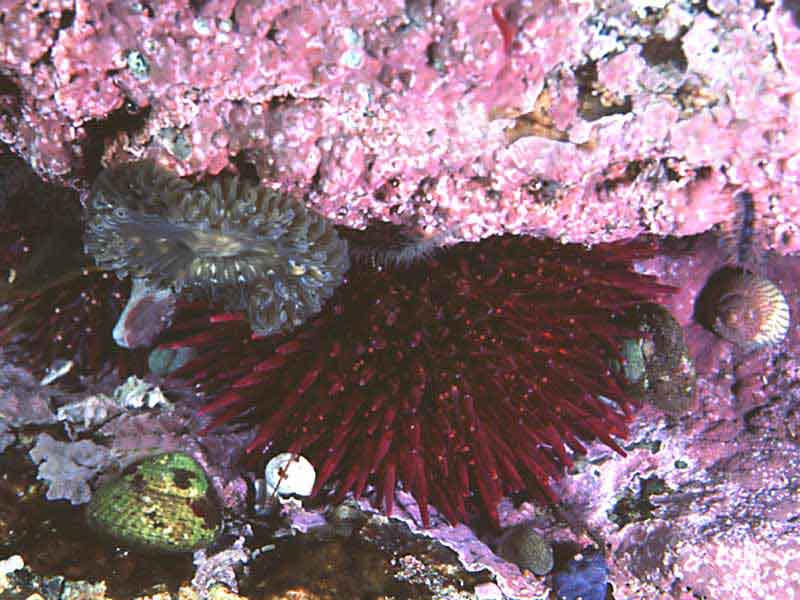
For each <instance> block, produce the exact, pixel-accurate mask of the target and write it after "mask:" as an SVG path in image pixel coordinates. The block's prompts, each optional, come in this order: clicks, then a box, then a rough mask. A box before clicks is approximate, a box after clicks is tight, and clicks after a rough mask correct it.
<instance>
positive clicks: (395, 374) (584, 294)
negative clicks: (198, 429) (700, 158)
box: [162, 236, 669, 523]
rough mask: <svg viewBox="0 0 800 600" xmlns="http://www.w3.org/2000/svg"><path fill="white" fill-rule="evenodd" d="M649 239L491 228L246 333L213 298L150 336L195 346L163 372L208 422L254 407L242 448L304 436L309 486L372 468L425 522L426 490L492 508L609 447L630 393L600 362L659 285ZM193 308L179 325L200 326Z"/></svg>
mask: <svg viewBox="0 0 800 600" xmlns="http://www.w3.org/2000/svg"><path fill="white" fill-rule="evenodd" d="M652 252H653V246H652V245H651V244H649V243H647V242H633V243H624V244H623V243H616V244H607V245H598V246H595V247H594V248H592V249H591V250H589V249H586V248H585V247H583V246H580V245H564V244H560V243H558V242H554V241H549V240H538V239H534V238H531V237H519V236H504V237H493V238H490V239H486V240H484V241H482V242H479V243H464V244H459V245H457V246H453V247H451V248H448V249H446V250H442V251H440V252H439V253H438V254H437V255H435V256H429V257H427V258H424V259H423V260H420V261H419V262H416V263H414V264H411V265H408V266H407V267H406V268H404V269H398V270H392V269H388V270H385V269H373V268H370V267H368V266H366V265H358V266H354V268H353V269H352V270H351V272H350V274H349V275H348V281H347V283H346V284H345V285H343V286H342V287H341V288H339V289H338V290H337V291H336V293H334V295H333V297H332V298H331V300H330V301H329V302H328V304H327V305H326V306H325V308H324V309H323V310H322V312H321V313H320V314H318V315H317V316H316V317H314V318H312V319H310V320H309V321H307V322H306V323H305V324H304V325H303V326H302V327H301V328H299V329H297V330H296V331H294V332H291V333H290V334H289V335H282V336H274V337H270V338H267V339H255V338H253V337H252V336H251V335H250V332H249V328H248V326H247V321H246V320H245V317H244V316H243V315H237V314H218V315H216V316H214V317H211V318H210V319H207V320H205V324H203V325H201V328H200V329H199V331H198V330H194V332H193V331H192V329H191V328H188V329H183V330H175V329H173V331H172V332H171V333H170V332H168V333H167V336H168V337H166V338H164V340H163V342H162V343H163V344H164V345H165V346H166V347H171V348H179V347H186V346H189V347H194V348H195V350H197V351H198V355H197V358H196V359H195V360H193V361H192V362H191V363H189V364H188V365H186V366H185V367H183V368H182V369H180V370H179V371H178V372H176V374H175V376H176V377H181V378H184V379H185V380H187V381H189V382H191V383H193V384H195V386H196V388H197V390H198V391H200V392H204V393H205V394H206V395H207V396H208V397H209V398H211V401H210V402H209V403H208V404H207V405H206V406H205V407H204V409H203V411H204V412H206V413H213V414H215V415H217V416H216V419H215V420H214V422H213V423H212V425H211V426H210V427H215V426H218V425H221V424H223V423H225V422H228V421H229V420H231V419H233V418H235V417H237V416H241V415H243V414H246V415H247V418H248V419H252V420H256V421H258V422H260V425H259V427H258V430H257V433H256V434H255V436H254V438H253V440H252V442H251V444H250V446H249V450H250V451H253V450H263V451H264V452H269V453H271V454H274V453H276V452H280V451H290V452H298V453H302V454H303V455H304V456H306V457H308V458H309V459H310V460H311V461H312V462H313V464H314V465H315V467H316V468H317V474H318V477H317V482H316V485H315V493H318V492H320V491H321V490H323V489H324V490H326V491H333V492H334V493H335V495H336V496H337V497H339V498H341V497H343V496H344V495H345V494H346V493H348V492H352V493H353V494H354V496H356V497H359V496H361V495H362V494H363V493H364V491H365V489H366V486H367V484H368V483H369V482H372V483H373V484H374V485H375V486H376V490H377V500H378V501H379V502H382V503H383V504H384V506H385V509H386V511H387V512H391V510H392V505H393V502H394V493H395V485H396V484H397V483H398V482H400V483H402V485H403V487H404V488H405V489H406V490H407V491H409V492H410V493H412V494H413V495H414V497H415V498H416V500H417V501H418V503H419V506H420V510H421V515H422V518H423V521H424V522H425V523H428V522H429V512H428V505H429V503H432V504H433V505H435V506H436V507H438V508H439V509H440V510H441V511H442V513H443V514H444V515H445V516H446V517H447V518H448V519H449V520H450V521H451V522H456V521H460V520H466V519H467V518H468V517H469V515H470V514H474V513H476V512H481V513H483V514H486V515H488V516H489V518H490V519H491V521H492V522H494V523H497V520H498V516H497V510H496V507H497V503H498V501H499V500H500V499H501V497H502V496H503V495H504V494H507V493H510V492H517V491H523V490H524V491H527V493H528V494H530V495H531V496H533V497H536V498H538V499H542V500H547V499H552V498H553V493H552V491H551V488H550V483H551V481H552V480H553V479H555V478H556V477H558V476H559V475H560V474H561V473H562V472H563V470H564V469H565V468H566V467H567V466H568V465H570V464H571V454H572V452H583V451H584V446H583V444H582V442H583V441H587V440H592V439H596V438H599V439H601V440H603V441H604V442H605V443H606V444H608V445H609V446H611V447H613V448H615V449H617V450H619V451H620V452H621V449H620V448H619V447H618V446H617V445H616V444H615V442H614V441H613V439H612V436H615V435H624V434H625V430H626V425H625V421H626V415H627V413H628V409H629V407H630V400H629V399H628V398H627V397H626V396H625V394H624V393H623V392H622V390H621V388H620V385H619V382H618V381H617V375H615V373H614V372H613V371H612V370H611V369H610V367H609V364H610V362H611V358H612V357H616V358H619V352H618V347H619V341H620V340H621V339H622V338H623V337H629V336H630V335H631V332H630V331H628V330H627V329H626V327H625V326H623V325H622V324H620V323H616V322H615V320H614V317H615V315H616V314H617V312H618V311H623V310H625V309H626V308H629V307H631V306H633V305H635V304H636V303H638V302H642V301H650V300H653V299H654V298H658V297H660V296H662V295H664V294H667V293H668V292H669V288H666V287H664V286H661V285H659V284H658V283H657V282H656V281H655V280H654V279H653V278H651V277H648V276H646V275H642V274H639V273H636V272H635V271H634V270H633V268H632V264H633V262H634V261H635V260H637V259H639V258H643V257H646V256H649V255H651V254H652ZM191 310H192V309H187V310H186V311H184V314H183V315H180V314H179V315H178V317H177V320H176V322H177V323H178V326H180V323H181V322H183V323H191V322H192V320H194V323H195V326H196V324H197V322H198V321H197V320H196V319H197V317H200V316H201V315H200V314H199V313H195V314H192V312H191ZM203 321H204V320H203V319H202V318H201V320H200V322H201V323H202V322H203ZM209 321H210V322H209ZM608 398H614V399H615V400H616V404H615V403H612V402H611V401H610V400H608Z"/></svg>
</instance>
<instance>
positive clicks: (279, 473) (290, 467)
mask: <svg viewBox="0 0 800 600" xmlns="http://www.w3.org/2000/svg"><path fill="white" fill-rule="evenodd" d="M264 477H265V479H266V486H265V487H266V490H265V491H266V493H267V494H268V495H270V496H272V495H274V494H279V495H281V496H291V495H293V494H296V495H298V496H310V495H311V490H313V489H314V480H315V479H316V478H317V474H316V471H314V467H313V466H312V465H311V463H310V462H308V459H307V458H305V457H304V456H300V455H299V454H292V453H291V452H283V453H282V454H278V455H277V456H273V457H272V458H271V459H270V461H269V462H268V463H267V467H266V469H265V470H264Z"/></svg>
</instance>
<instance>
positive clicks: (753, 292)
mask: <svg viewBox="0 0 800 600" xmlns="http://www.w3.org/2000/svg"><path fill="white" fill-rule="evenodd" d="M729 271H730V272H729V273H727V274H726V275H725V276H724V277H722V278H721V279H720V289H719V290H718V300H717V301H716V305H715V307H714V318H713V323H712V326H711V327H712V329H713V330H714V332H715V333H716V334H717V335H719V336H720V337H722V338H724V339H726V340H728V341H730V342H733V343H734V344H737V345H738V346H741V347H744V348H752V347H758V346H766V345H774V344H778V343H780V342H781V341H782V340H783V338H784V337H786V334H787V333H788V331H789V323H790V320H791V317H790V311H789V304H788V303H787V301H786V297H785V296H784V295H783V293H782V292H781V290H780V289H778V286H776V285H775V284H774V283H772V282H771V281H770V280H768V279H765V278H763V277H759V276H758V275H756V274H754V273H751V272H750V271H745V270H742V269H730V270H729Z"/></svg>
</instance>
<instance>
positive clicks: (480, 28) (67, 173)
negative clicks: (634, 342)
mask: <svg viewBox="0 0 800 600" xmlns="http://www.w3.org/2000/svg"><path fill="white" fill-rule="evenodd" d="M3 16H4V19H3V20H2V23H1V24H0V72H2V76H1V77H0V140H2V141H3V142H5V143H6V144H8V145H9V146H11V147H12V148H13V149H14V151H15V152H17V153H19V154H21V155H23V156H24V157H26V158H27V159H28V161H29V162H30V163H31V164H32V165H34V167H35V168H36V169H37V170H38V171H39V172H40V173H43V174H45V175H47V176H49V177H51V178H56V179H62V180H66V181H71V182H82V178H83V177H85V176H87V175H91V174H92V173H93V172H95V171H96V169H97V168H99V161H100V159H101V157H102V160H103V161H104V162H105V163H106V164H110V163H117V162H122V161H128V160H131V159H134V158H135V159H141V158H146V157H149V158H154V159H156V160H157V161H158V162H159V163H161V164H163V165H165V166H167V167H169V168H170V169H172V170H174V171H176V172H178V173H179V174H181V175H186V174H206V173H208V174H216V173H218V172H220V171H221V170H223V169H226V168H228V167H231V165H232V163H233V164H237V165H240V166H241V164H243V163H244V162H247V163H251V164H253V165H254V166H255V168H256V170H257V171H258V174H259V175H260V176H261V177H262V178H264V179H269V180H272V181H276V182H279V183H280V184H281V185H283V186H284V187H285V188H286V189H288V190H295V191H299V192H300V193H304V194H307V197H308V200H309V201H310V203H311V204H312V205H313V206H314V207H315V208H316V209H317V210H319V211H320V212H322V213H323V214H325V215H326V216H329V217H331V218H334V219H337V220H338V221H339V222H340V223H343V224H349V225H354V226H362V225H364V224H365V223H366V222H367V221H368V220H370V219H375V218H377V219H382V220H395V221H400V222H404V223H406V224H409V225H411V226H414V227H416V228H419V229H421V230H424V231H426V232H428V233H431V234H438V235H440V236H441V237H442V239H443V240H444V241H445V242H452V241H456V240H464V239H473V240H474V239H477V238H481V237H486V236H488V235H491V234H494V233H500V232H513V233H520V232H533V233H536V234H544V235H547V236H550V237H557V238H562V239H565V240H569V241H598V240H601V239H602V240H611V239H619V238H623V237H629V236H631V235H634V234H636V233H639V232H642V231H650V232H654V233H661V234H665V233H672V234H690V233H695V232H699V231H703V230H706V229H708V228H709V227H710V226H712V225H713V224H714V223H718V222H722V221H726V220H728V219H729V218H730V217H731V216H732V215H733V214H734V211H735V209H736V206H735V202H734V200H733V198H734V195H735V194H736V193H737V192H738V191H740V190H742V189H744V188H747V189H749V190H750V192H751V193H752V198H753V205H754V207H755V211H756V213H757V216H758V217H759V219H760V220H761V221H762V222H763V223H764V224H765V225H768V227H766V228H765V229H764V231H765V233H764V234H763V235H764V237H765V240H764V242H765V243H767V244H768V245H770V246H772V247H775V248H777V249H778V250H780V251H781V252H791V251H795V250H797V249H798V248H800V228H799V226H798V224H797V220H798V204H797V201H796V198H797V196H798V191H800V190H798V183H797V182H798V177H797V175H798V172H799V171H800V161H798V159H797V155H796V148H797V145H798V138H800V127H798V123H800V118H799V117H800V96H798V93H797V90H798V82H799V81H800V29H798V26H797V22H796V21H797V15H796V9H794V8H793V6H792V5H791V4H790V3H782V2H774V3H773V2H763V3H735V2H728V1H726V0H714V1H711V2H707V3H703V4H698V3H691V2H688V1H651V0H644V1H620V0H608V1H604V2H590V1H588V0H581V1H578V2H569V3H567V2H558V1H555V0H549V1H547V2H538V1H533V0H518V1H509V0H503V1H500V2H496V3H492V2H488V1H483V2H467V3H465V2H456V1H449V2H435V3H434V2H429V1H425V0H406V1H405V2H400V1H399V0H395V1H394V2H383V1H381V2H378V1H374V0H363V1H360V2H355V3H353V2H326V3H324V4H320V3H317V2H310V1H305V2H304V1H300V0H294V1H291V0H286V1H284V2H270V3H260V2H251V1H244V0H242V1H239V2H234V1H233V0H211V1H208V2H203V3H197V2H189V1H188V0H166V1H164V2H158V3H149V4H148V3H140V2H127V1H126V2H123V1H115V2H109V1H107V0H106V1H102V2H95V1H92V2H89V1H88V0H78V1H76V2H66V1H64V0H61V1H59V0H49V1H46V2H41V1H40V2H22V1H16V2H7V3H5V4H4V8H3Z"/></svg>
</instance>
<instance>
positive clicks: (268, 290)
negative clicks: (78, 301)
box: [85, 162, 349, 335]
mask: <svg viewBox="0 0 800 600" xmlns="http://www.w3.org/2000/svg"><path fill="white" fill-rule="evenodd" d="M86 221H87V227H86V235H85V246H86V251H87V252H88V253H89V254H91V255H92V256H94V259H95V261H96V262H97V264H98V265H99V266H100V267H102V268H105V269H111V270H115V271H117V273H118V274H119V275H120V276H126V275H128V274H130V275H133V276H135V277H142V278H146V279H148V280H150V281H151V282H153V283H155V284H156V285H161V286H165V287H166V286H171V287H173V288H174V289H175V290H176V291H183V292H184V293H186V294H187V295H189V296H190V297H197V296H202V297H210V298H211V299H212V300H219V301H222V302H223V303H224V305H225V308H226V310H246V311H247V313H248V316H249V318H250V323H251V326H252V328H253V331H254V332H255V333H257V334H259V335H270V334H273V333H277V332H280V331H287V330H289V329H291V328H293V327H295V326H297V325H300V324H301V323H302V322H303V321H305V320H306V319H307V318H308V317H309V316H311V315H313V314H315V313H317V312H319V311H320V310H321V308H322V305H323V303H324V302H325V300H326V299H327V298H328V297H330V295H331V294H332V293H333V290H334V289H336V287H338V286H339V285H340V284H341V283H342V281H343V279H344V274H345V272H346V271H347V269H348V267H349V258H348V253H347V243H346V242H345V241H343V240H341V239H340V238H339V236H338V235H337V233H336V231H335V229H334V228H333V226H332V225H331V224H330V223H328V221H327V220H325V219H324V218H323V217H322V216H320V215H318V214H316V213H313V212H310V211H309V210H307V209H306V207H305V206H304V205H303V204H302V202H300V201H298V200H296V199H295V198H294V197H292V196H289V195H287V194H285V193H282V192H280V191H276V190H270V189H267V188H264V187H261V186H259V185H257V184H253V183H250V182H246V181H242V180H240V179H239V178H238V177H224V178H221V179H217V180H213V181H211V182H210V183H209V184H207V185H204V186H199V187H196V188H193V187H192V186H191V185H190V184H189V183H187V182H185V181H183V180H181V179H180V178H178V177H175V176H174V175H172V174H170V173H169V172H167V171H164V170H163V169H160V168H159V167H157V166H155V165H154V164H153V163H151V162H144V163H133V164H126V165H123V166H121V167H117V168H114V169H110V170H107V171H105V172H103V173H102V174H101V175H100V177H99V178H98V180H97V182H96V183H95V185H94V186H93V188H92V190H91V194H90V197H89V202H88V214H87V219H86Z"/></svg>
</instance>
